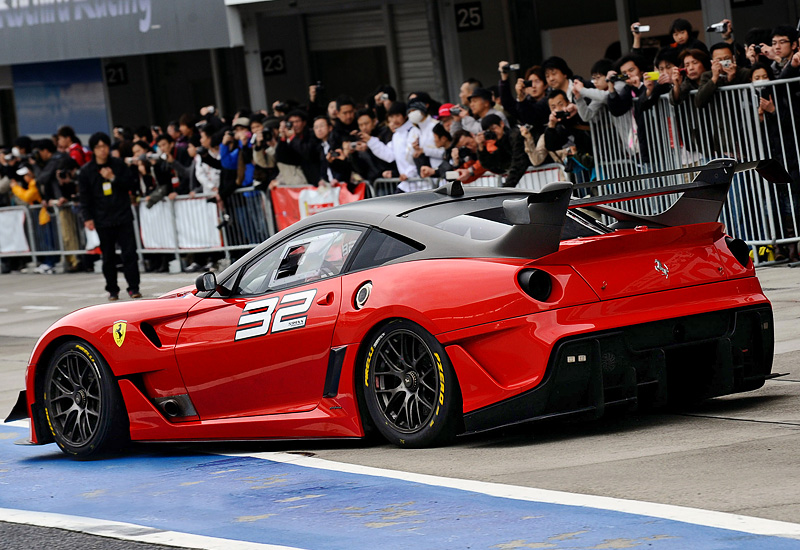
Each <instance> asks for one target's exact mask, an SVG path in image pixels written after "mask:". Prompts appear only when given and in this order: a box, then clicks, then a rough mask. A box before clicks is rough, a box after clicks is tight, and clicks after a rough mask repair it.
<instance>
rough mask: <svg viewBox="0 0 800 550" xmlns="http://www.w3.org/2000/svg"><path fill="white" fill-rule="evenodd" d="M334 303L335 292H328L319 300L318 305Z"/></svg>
mask: <svg viewBox="0 0 800 550" xmlns="http://www.w3.org/2000/svg"><path fill="white" fill-rule="evenodd" d="M332 303H333V292H328V293H327V294H326V295H325V296H323V297H322V298H320V299H319V300H317V305H318V306H329V305H331V304H332Z"/></svg>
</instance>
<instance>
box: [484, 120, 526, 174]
mask: <svg viewBox="0 0 800 550" xmlns="http://www.w3.org/2000/svg"><path fill="white" fill-rule="evenodd" d="M495 145H496V146H497V150H496V151H494V152H493V153H490V152H489V151H487V150H486V147H484V149H483V150H479V151H478V160H480V161H481V166H483V167H484V168H486V169H487V170H489V171H490V172H494V173H495V174H506V181H505V183H503V187H516V185H517V183H519V180H520V179H521V178H522V176H524V175H525V170H527V169H528V166H530V165H531V162H530V159H529V158H528V154H527V153H526V152H525V140H524V139H523V138H522V135H521V134H520V133H519V130H517V129H516V128H511V129H509V128H506V130H505V132H503V137H502V138H500V139H498V140H497V142H496V143H495Z"/></svg>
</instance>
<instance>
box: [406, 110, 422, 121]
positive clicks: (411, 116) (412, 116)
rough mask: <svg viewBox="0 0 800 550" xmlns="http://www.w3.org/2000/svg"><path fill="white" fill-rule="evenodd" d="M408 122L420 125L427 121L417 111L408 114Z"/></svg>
mask: <svg viewBox="0 0 800 550" xmlns="http://www.w3.org/2000/svg"><path fill="white" fill-rule="evenodd" d="M408 120H409V121H411V124H419V123H420V122H422V121H423V120H425V115H423V114H422V113H421V112H420V111H417V110H416V109H415V110H413V111H411V112H410V113H408Z"/></svg>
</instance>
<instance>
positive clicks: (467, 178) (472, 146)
mask: <svg viewBox="0 0 800 550" xmlns="http://www.w3.org/2000/svg"><path fill="white" fill-rule="evenodd" d="M446 163H449V164H450V166H451V167H452V168H447V170H456V171H457V172H458V181H460V182H461V183H472V182H473V181H475V180H476V179H478V178H480V177H481V176H483V175H484V174H485V173H486V168H484V167H483V166H482V165H481V163H480V161H479V160H478V142H477V141H476V140H475V136H473V135H472V134H471V133H470V132H467V131H466V130H459V131H458V132H456V133H454V134H453V138H452V143H451V146H450V150H449V153H448V155H447V161H446V162H443V163H442V165H441V166H440V167H439V168H440V170H442V169H443V167H445V164H446ZM445 168H446V167H445ZM440 173H441V172H440Z"/></svg>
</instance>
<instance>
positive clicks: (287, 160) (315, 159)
mask: <svg viewBox="0 0 800 550" xmlns="http://www.w3.org/2000/svg"><path fill="white" fill-rule="evenodd" d="M307 123H308V115H307V114H306V112H305V111H302V110H300V109H296V110H294V111H292V112H290V113H289V114H288V115H287V116H286V120H285V121H284V122H281V124H280V126H279V127H278V143H277V145H276V146H275V160H276V161H277V164H278V176H277V178H275V179H274V180H272V182H270V184H269V186H270V189H273V188H275V187H277V186H278V185H316V183H317V182H318V181H319V145H318V143H317V139H316V138H315V137H314V135H313V133H312V132H311V130H310V129H309V128H308V127H307Z"/></svg>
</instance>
